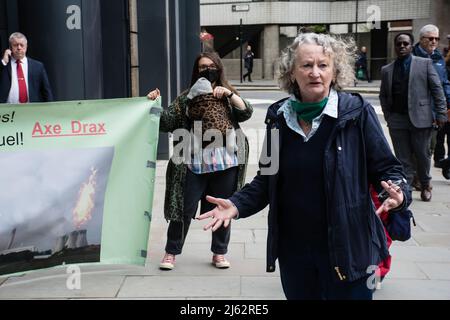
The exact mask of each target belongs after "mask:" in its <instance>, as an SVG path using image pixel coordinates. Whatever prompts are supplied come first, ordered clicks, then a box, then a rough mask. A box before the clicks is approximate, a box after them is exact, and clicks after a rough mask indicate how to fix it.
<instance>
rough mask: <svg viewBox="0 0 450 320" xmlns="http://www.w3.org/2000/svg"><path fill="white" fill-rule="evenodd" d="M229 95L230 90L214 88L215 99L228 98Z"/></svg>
mask: <svg viewBox="0 0 450 320" xmlns="http://www.w3.org/2000/svg"><path fill="white" fill-rule="evenodd" d="M230 94H231V90H230V89H227V88H225V87H220V86H217V87H215V88H214V92H213V95H214V97H216V98H217V99H222V98H224V97H228V96H229V95H230Z"/></svg>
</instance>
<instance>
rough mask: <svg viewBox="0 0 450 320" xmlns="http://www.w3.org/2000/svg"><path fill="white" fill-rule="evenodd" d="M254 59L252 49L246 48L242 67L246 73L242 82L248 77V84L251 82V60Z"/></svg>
mask: <svg viewBox="0 0 450 320" xmlns="http://www.w3.org/2000/svg"><path fill="white" fill-rule="evenodd" d="M254 58H255V54H254V53H253V52H252V47H251V46H247V52H246V53H245V57H244V66H245V69H247V73H246V74H244V75H243V80H244V81H245V78H247V77H248V82H253V81H252V73H253V59H254Z"/></svg>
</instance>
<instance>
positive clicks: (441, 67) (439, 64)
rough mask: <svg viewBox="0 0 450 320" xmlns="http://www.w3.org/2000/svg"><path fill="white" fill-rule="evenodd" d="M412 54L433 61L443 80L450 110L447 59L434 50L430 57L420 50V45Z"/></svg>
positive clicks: (449, 83)
mask: <svg viewBox="0 0 450 320" xmlns="http://www.w3.org/2000/svg"><path fill="white" fill-rule="evenodd" d="M412 53H413V54H414V55H415V56H418V57H422V58H428V59H431V60H432V61H433V66H434V69H435V70H436V72H437V73H438V75H439V79H440V80H441V85H442V89H444V94H445V98H446V100H447V108H450V81H449V78H448V74H447V67H446V65H445V59H444V57H443V56H442V54H441V53H440V52H439V51H438V50H434V51H433V53H432V54H431V55H430V56H429V55H428V54H427V52H426V51H425V50H424V49H422V48H420V46H419V44H416V45H415V46H414V48H413V51H412Z"/></svg>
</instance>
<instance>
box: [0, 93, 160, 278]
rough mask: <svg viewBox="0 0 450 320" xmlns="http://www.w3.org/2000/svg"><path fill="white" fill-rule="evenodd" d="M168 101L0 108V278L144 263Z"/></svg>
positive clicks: (26, 105) (102, 102)
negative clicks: (71, 267)
mask: <svg viewBox="0 0 450 320" xmlns="http://www.w3.org/2000/svg"><path fill="white" fill-rule="evenodd" d="M160 111H161V108H160V103H159V101H157V102H152V101H149V100H148V99H146V98H133V99H117V100H96V101H75V102H54V103H42V104H25V105H0V190H1V192H0V275H4V274H12V273H18V272H23V271H28V270H34V269H41V268H48V267H52V266H57V265H61V264H74V263H77V264H78V263H91V262H100V263H105V264H138V265H144V264H145V259H146V256H147V252H146V250H147V242H148V238H149V230H150V222H151V214H152V203H153V191H154V190H153V189H154V179H155V169H156V157H157V144H158V132H159V116H160Z"/></svg>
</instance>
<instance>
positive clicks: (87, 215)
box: [72, 168, 97, 229]
mask: <svg viewBox="0 0 450 320" xmlns="http://www.w3.org/2000/svg"><path fill="white" fill-rule="evenodd" d="M96 180H97V169H95V168H91V175H90V177H89V179H88V182H87V183H83V185H82V186H81V188H80V191H79V192H78V200H77V203H76V205H75V208H74V209H73V212H72V213H73V223H74V225H75V227H76V228H77V229H80V228H81V226H83V225H84V224H86V223H87V222H88V221H89V220H91V218H92V211H93V210H94V204H95V201H94V196H95V187H96V184H97V181H96Z"/></svg>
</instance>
